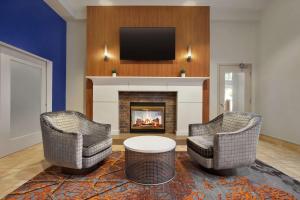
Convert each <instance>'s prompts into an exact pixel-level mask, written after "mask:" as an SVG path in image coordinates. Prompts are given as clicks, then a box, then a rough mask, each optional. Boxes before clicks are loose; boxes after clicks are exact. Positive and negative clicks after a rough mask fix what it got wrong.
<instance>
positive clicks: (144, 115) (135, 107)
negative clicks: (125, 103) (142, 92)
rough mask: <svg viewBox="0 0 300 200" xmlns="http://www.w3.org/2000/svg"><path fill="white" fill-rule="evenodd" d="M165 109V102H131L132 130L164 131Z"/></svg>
mask: <svg viewBox="0 0 300 200" xmlns="http://www.w3.org/2000/svg"><path fill="white" fill-rule="evenodd" d="M165 109H166V104H165V103H164V102H130V132H131V133H143V132H144V133H145V132H154V133H164V132H165Z"/></svg>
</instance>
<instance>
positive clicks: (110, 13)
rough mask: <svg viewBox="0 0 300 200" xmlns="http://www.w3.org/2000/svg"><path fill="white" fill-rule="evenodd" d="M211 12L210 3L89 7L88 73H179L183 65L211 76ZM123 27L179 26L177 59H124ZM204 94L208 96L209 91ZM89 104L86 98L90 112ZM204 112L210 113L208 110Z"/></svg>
mask: <svg viewBox="0 0 300 200" xmlns="http://www.w3.org/2000/svg"><path fill="white" fill-rule="evenodd" d="M209 15H210V14H209V7H207V6H196V7H183V6H91V7H88V8H87V64H86V75H88V76H110V75H111V70H112V68H116V69H117V71H118V74H119V75H120V76H178V75H179V70H180V69H181V67H184V68H185V69H186V70H187V76H209V67H210V27H209V24H210V19H209ZM120 27H176V60H174V61H151V62H137V61H121V60H120V59H119V57H120V55H119V51H120V48H119V29H120ZM105 44H107V46H108V52H109V53H110V54H111V58H110V59H109V61H107V62H105V61H104V59H103V52H104V46H105ZM188 45H191V46H192V53H193V59H192V62H187V61H186V53H187V46H188ZM204 95H207V94H206V92H204ZM204 98H207V97H204ZM89 104H92V99H91V98H89V97H87V99H86V107H87V109H86V110H87V111H88V109H91V105H89ZM205 106H207V105H205ZM203 111H204V112H207V109H203Z"/></svg>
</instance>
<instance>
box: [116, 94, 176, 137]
mask: <svg viewBox="0 0 300 200" xmlns="http://www.w3.org/2000/svg"><path fill="white" fill-rule="evenodd" d="M176 101H177V93H176V92H125V91H124V92H123V91H122V92H121V91H120V92H119V127H120V133H121V134H124V133H147V132H148V133H171V134H175V131H176V110H177V109H176V105H177V102H176ZM161 103H163V104H164V106H163V107H164V112H163V115H164V116H163V117H162V119H163V121H160V122H163V123H162V125H163V128H164V131H163V128H160V129H159V128H155V129H154V128H153V127H152V128H151V131H150V129H148V130H146V131H145V130H142V129H138V128H133V129H132V126H131V121H132V120H131V119H130V118H131V115H132V113H131V112H130V110H131V105H135V106H137V107H139V106H141V107H149V106H150V108H147V109H150V110H151V109H154V108H153V107H155V109H156V110H157V109H158V107H160V105H162V104H161ZM151 105H156V106H152V108H151ZM134 108H136V107H134ZM139 109H140V108H139ZM158 111H161V110H159V109H158ZM133 114H134V113H133ZM154 114H155V113H154ZM146 116H147V115H146ZM159 119H160V118H159ZM155 121H156V120H154V122H153V123H155ZM141 122H142V121H140V120H139V122H138V123H141ZM147 123H149V122H148V120H147ZM144 129H145V127H144Z"/></svg>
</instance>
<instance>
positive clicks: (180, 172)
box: [4, 152, 300, 200]
mask: <svg viewBox="0 0 300 200" xmlns="http://www.w3.org/2000/svg"><path fill="white" fill-rule="evenodd" d="M176 157H177V158H176V177H175V178H174V179H173V180H172V181H170V182H169V183H166V184H163V185H158V186H143V185H139V184H135V183H133V182H131V181H129V180H127V179H126V177H125V175H124V152H115V153H113V154H112V155H111V156H110V157H109V159H107V160H106V161H105V162H104V163H103V165H101V167H100V168H99V169H97V170H95V171H93V172H92V173H90V174H88V175H66V174H62V173H61V172H60V168H58V167H50V168H48V169H47V170H45V171H44V172H42V173H40V174H38V175H37V176H36V177H34V178H33V179H32V180H29V181H28V182H27V183H25V184H24V185H22V186H21V187H19V188H18V189H16V190H15V191H14V192H12V193H10V194H9V195H7V196H6V197H5V198H4V199H16V200H23V199H31V200H43V199H49V200H59V199H72V200H73V199H74V200H76V199H78V200H79V199H80V200H84V199H90V200H96V199H97V200H98V199H99V200H108V199H116V200H123V199H124V200H125V199H128V200H129V199H130V200H135V199H137V200H138V199H143V200H146V199H151V200H152V199H153V200H175V199H178V200H179V199H180V200H181V199H184V200H200V199H208V200H210V199H219V200H221V199H222V200H223V199H224V200H229V199H230V200H254V199H255V200H258V199H263V200H267V199H268V200H273V199H274V200H275V199H276V200H280V199H283V200H289V199H293V200H296V199H300V183H299V182H298V181H297V180H294V179H292V178H291V177H289V176H287V175H285V174H283V173H282V172H280V171H278V170H276V169H274V168H273V167H271V166H268V165H266V164H264V163H263V162H260V161H256V162H255V163H254V164H253V165H252V166H251V167H249V168H247V173H245V174H244V175H242V174H243V173H241V175H232V176H219V175H214V174H212V173H209V172H207V171H205V170H203V169H202V168H200V166H199V165H197V164H195V163H194V162H192V161H191V159H190V158H189V156H188V155H187V153H186V152H177V154H176Z"/></svg>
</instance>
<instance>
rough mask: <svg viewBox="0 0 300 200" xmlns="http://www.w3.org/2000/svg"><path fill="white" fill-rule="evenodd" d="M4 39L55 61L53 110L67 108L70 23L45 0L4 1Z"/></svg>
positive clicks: (0, 24)
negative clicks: (67, 63) (68, 34)
mask: <svg viewBox="0 0 300 200" xmlns="http://www.w3.org/2000/svg"><path fill="white" fill-rule="evenodd" d="M0 41H2V42H5V43H8V44H10V45H13V46H15V47H18V48H21V49H23V50H26V51H28V52H31V53H33V54H36V55H38V56H41V57H43V58H46V59H48V60H51V61H52V62H53V80H52V82H53V83H52V84H53V85H52V90H53V91H52V95H53V100H52V104H53V105H52V107H53V111H58V110H65V104H66V103H65V102H66V22H65V21H64V20H63V19H62V18H61V17H60V16H59V15H57V13H56V12H54V11H53V10H52V9H51V8H50V7H49V6H48V5H47V4H46V3H45V2H44V1H43V0H0Z"/></svg>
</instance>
